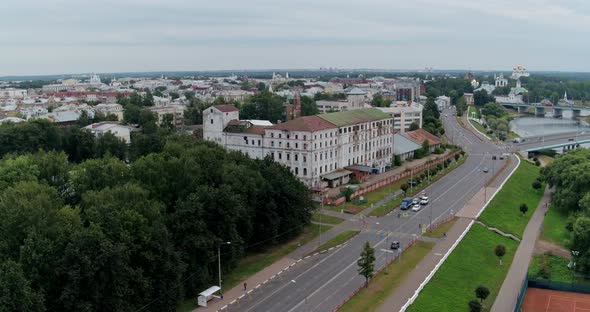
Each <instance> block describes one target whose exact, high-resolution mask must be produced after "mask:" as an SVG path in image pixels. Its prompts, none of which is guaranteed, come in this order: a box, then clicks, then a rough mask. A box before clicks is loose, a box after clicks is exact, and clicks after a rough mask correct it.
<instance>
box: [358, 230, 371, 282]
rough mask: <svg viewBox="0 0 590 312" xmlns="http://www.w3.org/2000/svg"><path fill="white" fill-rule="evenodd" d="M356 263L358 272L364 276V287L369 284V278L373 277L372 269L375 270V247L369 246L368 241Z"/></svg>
mask: <svg viewBox="0 0 590 312" xmlns="http://www.w3.org/2000/svg"><path fill="white" fill-rule="evenodd" d="M357 265H358V272H359V274H360V275H362V276H364V277H365V287H367V286H369V279H370V278H371V277H373V271H374V270H375V249H373V247H371V245H370V244H369V242H368V241H367V242H365V245H364V246H363V251H362V252H361V257H360V258H359V259H358V261H357Z"/></svg>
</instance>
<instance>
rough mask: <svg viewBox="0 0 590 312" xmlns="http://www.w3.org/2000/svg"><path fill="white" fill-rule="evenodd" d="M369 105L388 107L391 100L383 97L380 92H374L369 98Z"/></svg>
mask: <svg viewBox="0 0 590 312" xmlns="http://www.w3.org/2000/svg"><path fill="white" fill-rule="evenodd" d="M371 105H372V106H373V107H389V106H390V105H391V100H389V99H384V98H383V96H382V95H381V94H375V95H374V96H373V100H371Z"/></svg>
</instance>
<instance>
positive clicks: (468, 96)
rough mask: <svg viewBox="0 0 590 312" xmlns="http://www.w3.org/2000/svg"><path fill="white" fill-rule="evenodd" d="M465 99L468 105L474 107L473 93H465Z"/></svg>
mask: <svg viewBox="0 0 590 312" xmlns="http://www.w3.org/2000/svg"><path fill="white" fill-rule="evenodd" d="M463 98H465V102H466V103H467V105H473V103H474V102H473V101H474V100H473V93H463Z"/></svg>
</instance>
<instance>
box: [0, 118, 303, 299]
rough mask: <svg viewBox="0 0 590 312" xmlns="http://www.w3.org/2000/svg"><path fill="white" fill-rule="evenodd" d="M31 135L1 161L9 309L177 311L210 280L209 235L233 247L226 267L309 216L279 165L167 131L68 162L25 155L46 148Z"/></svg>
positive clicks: (0, 273) (1, 249) (298, 187)
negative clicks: (117, 153) (141, 146)
mask: <svg viewBox="0 0 590 312" xmlns="http://www.w3.org/2000/svg"><path fill="white" fill-rule="evenodd" d="M11 126H12V125H11ZM29 126H31V125H29ZM32 126H36V125H32ZM0 131H2V127H0ZM58 137H59V136H58ZM0 138H2V137H1V136H0ZM34 142H37V143H38V145H37V146H36V148H35V146H29V147H27V148H23V149H22V150H21V151H20V153H19V154H21V155H16V154H6V155H5V156H4V158H2V159H1V160H0V305H1V306H3V307H9V310H10V311H13V310H15V309H11V308H10V307H17V306H18V307H19V308H20V311H136V310H138V309H139V308H141V307H143V306H145V305H147V306H146V307H145V311H174V310H175V308H176V305H177V303H178V302H179V300H181V299H183V298H185V297H187V296H190V297H194V296H195V295H196V293H198V291H201V290H203V289H204V288H206V287H208V286H210V285H211V284H212V283H214V282H215V280H216V276H217V267H216V246H217V245H216V244H217V243H218V242H220V241H228V240H229V241H231V242H232V244H231V246H229V248H228V249H226V251H225V252H224V253H222V257H223V265H224V267H223V270H228V269H230V268H231V267H232V266H234V265H235V264H236V263H237V261H238V260H239V259H240V257H242V256H243V255H244V253H245V252H247V251H253V250H256V249H264V248H267V247H268V246H271V245H273V244H276V243H280V242H282V241H285V240H287V239H289V238H291V237H293V236H294V235H297V234H298V233H300V231H301V230H302V227H303V226H304V225H305V224H307V223H308V222H309V219H310V214H311V210H310V209H311V208H310V207H311V203H310V199H309V196H308V194H307V192H308V191H307V188H306V187H305V186H304V185H303V184H302V183H301V182H300V181H299V180H298V179H297V178H296V177H294V176H293V175H292V174H291V172H290V170H289V169H288V168H286V167H284V166H282V165H279V164H277V163H275V162H273V161H272V160H270V159H263V160H252V159H250V158H248V157H247V156H245V155H243V154H241V153H237V152H226V151H225V150H223V149H222V148H220V147H218V146H216V145H214V144H211V143H207V142H199V143H198V142H195V141H194V139H193V138H192V137H188V136H180V135H172V136H168V137H167V138H166V140H165V143H164V144H165V145H164V146H163V147H162V148H161V151H159V152H157V153H150V154H147V155H145V156H139V157H138V159H137V160H136V161H134V162H131V163H130V164H126V163H125V162H123V161H121V160H119V159H118V158H116V157H113V156H103V157H100V158H95V159H88V160H82V161H81V163H79V164H76V163H70V162H68V155H66V153H64V152H63V151H62V152H60V151H49V152H46V151H43V150H41V151H38V152H35V153H30V151H29V150H32V151H37V150H38V149H39V148H41V147H42V148H44V147H48V146H49V147H53V145H52V144H49V145H46V141H45V140H43V139H38V140H37V141H34ZM56 142H59V140H56ZM105 144H106V143H105ZM51 149H53V150H60V149H59V148H51ZM74 151H75V152H77V151H76V150H74ZM107 154H108V153H107ZM111 155H113V154H111ZM70 158H72V157H70ZM16 310H19V309H16Z"/></svg>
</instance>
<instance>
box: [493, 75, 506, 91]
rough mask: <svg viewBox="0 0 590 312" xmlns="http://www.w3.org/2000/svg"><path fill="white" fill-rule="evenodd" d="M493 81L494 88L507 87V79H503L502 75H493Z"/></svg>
mask: <svg viewBox="0 0 590 312" xmlns="http://www.w3.org/2000/svg"><path fill="white" fill-rule="evenodd" d="M494 81H495V84H494V85H495V86H496V88H501V87H506V86H508V79H506V78H504V74H500V75H498V76H496V75H494Z"/></svg>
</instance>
